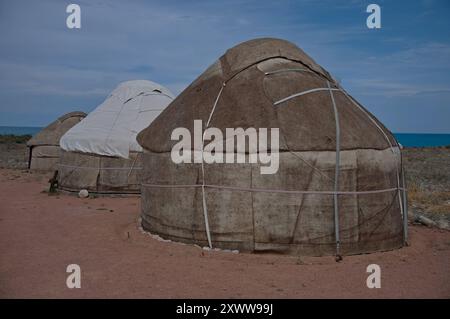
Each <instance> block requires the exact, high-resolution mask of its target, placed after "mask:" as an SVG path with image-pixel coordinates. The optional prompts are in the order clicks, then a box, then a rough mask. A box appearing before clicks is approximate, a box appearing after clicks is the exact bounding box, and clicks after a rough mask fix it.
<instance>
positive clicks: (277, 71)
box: [264, 68, 316, 75]
mask: <svg viewBox="0 0 450 319" xmlns="http://www.w3.org/2000/svg"><path fill="white" fill-rule="evenodd" d="M286 72H309V73H314V74H316V73H315V72H313V71H311V70H308V69H301V68H293V69H281V70H276V71H270V72H266V73H264V75H272V74H278V73H286Z"/></svg>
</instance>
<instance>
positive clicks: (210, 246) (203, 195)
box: [201, 83, 225, 248]
mask: <svg viewBox="0 0 450 319" xmlns="http://www.w3.org/2000/svg"><path fill="white" fill-rule="evenodd" d="M224 87H225V83H223V85H222V87H221V88H220V91H219V94H217V98H216V100H215V101H214V105H213V107H212V110H211V113H210V114H209V118H208V121H207V122H206V126H205V130H204V131H203V134H202V162H201V163H202V203H203V217H204V218H205V229H206V237H207V238H208V246H209V248H212V243H211V232H210V231H209V219H208V206H207V205H206V192H205V185H206V183H205V164H204V161H203V149H204V144H205V131H206V129H207V128H208V126H209V123H210V122H211V119H212V116H213V114H214V111H215V110H216V106H217V102H219V98H220V96H221V95H222V91H223V89H224Z"/></svg>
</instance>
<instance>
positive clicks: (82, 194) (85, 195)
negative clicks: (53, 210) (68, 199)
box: [78, 189, 89, 198]
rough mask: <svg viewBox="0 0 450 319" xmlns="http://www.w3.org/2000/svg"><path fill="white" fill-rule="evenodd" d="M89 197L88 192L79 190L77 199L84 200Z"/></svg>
mask: <svg viewBox="0 0 450 319" xmlns="http://www.w3.org/2000/svg"><path fill="white" fill-rule="evenodd" d="M88 196H89V192H88V191H87V190H86V189H82V190H80V192H79V193H78V197H79V198H86V197H88Z"/></svg>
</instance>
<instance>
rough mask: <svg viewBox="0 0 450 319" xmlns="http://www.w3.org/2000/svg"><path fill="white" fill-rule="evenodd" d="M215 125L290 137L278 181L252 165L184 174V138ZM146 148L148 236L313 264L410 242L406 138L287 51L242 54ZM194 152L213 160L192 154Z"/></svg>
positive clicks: (166, 119) (206, 78)
mask: <svg viewBox="0 0 450 319" xmlns="http://www.w3.org/2000/svg"><path fill="white" fill-rule="evenodd" d="M304 92H311V93H305V94H303V93H304ZM298 93H302V94H299V95H297V94H298ZM291 96H294V97H292V98H289V99H287V100H286V101H285V102H282V103H279V104H277V102H278V101H280V100H283V99H285V98H286V97H291ZM216 101H217V102H216ZM214 106H215V107H214ZM209 118H210V119H211V121H210V125H209V126H210V127H215V128H219V129H220V130H221V131H222V132H225V130H226V128H237V127H241V128H243V129H247V128H250V127H252V128H256V129H259V128H269V129H270V128H279V129H280V151H279V155H280V164H279V165H280V167H279V170H278V172H277V173H276V174H273V175H261V174H260V166H261V165H260V164H259V163H256V164H250V163H249V161H248V156H249V155H248V154H246V161H245V163H240V164H236V163H234V164H205V165H204V167H202V164H200V163H192V164H175V163H173V161H172V160H171V154H170V152H171V149H172V146H173V145H174V144H175V143H177V141H173V140H171V138H170V137H171V133H172V131H173V130H174V129H175V128H178V127H185V128H188V129H189V130H190V131H191V132H193V124H194V120H196V119H200V120H202V121H203V123H206V122H207V121H208V119H209ZM338 126H339V130H340V132H339V136H338V129H337V128H338ZM137 140H138V142H139V143H140V145H141V146H142V147H143V148H144V149H145V152H144V154H143V155H144V157H143V173H142V225H143V227H144V229H146V230H149V231H150V232H152V233H155V234H159V235H160V236H162V237H163V238H169V239H173V240H177V241H182V242H187V243H196V244H199V245H202V246H207V245H209V244H211V246H212V247H218V248H227V249H239V250H243V251H276V252H282V253H290V254H305V255H326V254H334V253H336V252H337V250H338V249H340V251H341V253H342V254H355V253H364V252H371V251H379V250H387V249H393V248H398V247H401V246H402V245H403V243H404V241H405V229H404V227H403V220H405V219H404V216H406V215H405V213H404V209H403V207H405V206H406V200H405V197H404V196H402V195H403V194H402V190H403V188H404V185H403V182H402V177H403V176H402V165H401V153H400V150H399V148H398V144H397V142H396V140H395V138H394V137H393V135H392V134H391V133H390V132H389V130H387V129H386V127H384V126H383V124H382V123H380V122H379V121H378V120H377V119H376V118H375V117H374V116H373V115H372V114H370V113H369V112H368V111H367V110H366V109H365V108H364V107H362V106H361V105H360V104H359V103H358V102H357V101H355V100H354V99H353V98H352V97H351V96H349V95H348V93H347V92H346V91H345V90H344V89H343V88H341V87H340V86H339V84H338V83H337V82H336V81H335V80H334V79H333V78H332V76H331V75H330V74H329V73H328V72H327V71H325V70H324V69H323V68H322V67H320V66H319V65H318V64H317V63H316V62H314V60H313V59H312V58H310V57H309V56H307V55H306V54H305V53H304V52H303V51H302V50H301V49H299V48H297V47H296V46H295V45H294V44H292V43H289V42H287V41H284V40H279V39H256V40H251V41H248V42H244V43H242V44H240V45H237V46H236V47H234V48H231V49H230V50H228V51H227V52H226V53H225V54H224V55H223V56H222V57H221V58H220V59H219V60H218V61H216V62H215V63H214V64H213V65H212V66H211V67H210V68H208V69H207V70H206V71H205V72H204V73H203V74H202V75H200V76H199V77H198V78H197V79H196V80H195V81H194V82H193V83H192V84H191V85H190V86H189V87H188V88H187V89H186V90H184V91H183V92H182V93H181V94H180V95H179V96H178V97H177V98H176V99H175V100H174V101H173V102H172V103H171V104H170V105H169V106H168V107H167V108H166V109H165V110H164V111H163V112H162V113H161V115H160V116H159V117H158V118H157V119H156V120H155V121H154V122H152V124H151V125H150V126H149V127H147V128H146V129H144V130H143V131H142V132H141V133H139V134H138V136H137ZM192 151H194V152H199V151H201V150H198V149H197V150H196V149H194V144H192ZM236 151H237V150H236V149H235V152H236ZM337 158H339V160H340V162H338V161H337ZM336 180H338V181H339V182H338V183H337V182H336ZM202 190H204V192H203V191H202ZM338 193H339V194H338ZM336 212H338V213H339V214H336ZM336 218H337V220H336ZM402 218H403V219H402ZM206 222H208V224H207V223H206ZM208 237H209V238H208Z"/></svg>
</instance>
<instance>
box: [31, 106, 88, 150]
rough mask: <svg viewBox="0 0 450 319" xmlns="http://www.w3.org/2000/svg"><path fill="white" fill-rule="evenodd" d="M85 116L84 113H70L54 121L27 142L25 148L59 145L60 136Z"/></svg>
mask: <svg viewBox="0 0 450 319" xmlns="http://www.w3.org/2000/svg"><path fill="white" fill-rule="evenodd" d="M85 116H86V113H84V112H79V111H75V112H70V113H67V114H64V115H62V116H60V117H59V118H58V119H57V120H56V121H54V122H52V123H51V124H49V125H48V126H46V127H45V128H43V129H42V130H41V131H39V132H38V133H37V134H36V135H34V136H33V137H32V138H31V139H30V140H29V141H28V142H27V146H38V145H59V140H60V138H61V136H63V135H64V133H66V132H67V131H68V130H69V129H70V128H71V127H72V126H74V125H75V124H77V123H78V122H79V121H80V120H81V119H83V118H84V117H85Z"/></svg>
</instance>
